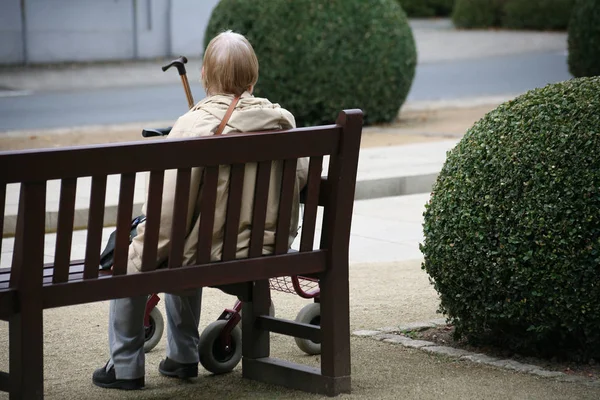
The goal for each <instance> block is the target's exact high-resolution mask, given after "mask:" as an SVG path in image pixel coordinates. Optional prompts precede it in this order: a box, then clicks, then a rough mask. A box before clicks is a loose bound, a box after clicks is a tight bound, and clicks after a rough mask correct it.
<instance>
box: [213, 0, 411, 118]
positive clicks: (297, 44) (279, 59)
mask: <svg viewBox="0 0 600 400" xmlns="http://www.w3.org/2000/svg"><path fill="white" fill-rule="evenodd" d="M227 29H231V30H233V31H234V32H238V33H241V34H243V35H245V36H246V37H247V38H248V40H250V42H251V43H252V46H253V47H254V50H255V51H256V54H257V57H258V61H259V64H260V77H259V80H258V83H257V85H256V88H255V94H256V95H257V96H261V97H266V98H268V99H269V100H271V101H273V102H277V103H279V104H281V105H282V106H283V107H285V108H287V109H288V110H289V111H291V112H292V113H293V114H294V116H295V117H296V122H297V124H298V125H299V126H306V125H315V124H322V123H331V122H333V121H335V119H336V117H337V114H338V113H339V112H340V110H342V109H348V108H361V109H362V110H363V112H364V115H365V123H366V124H373V123H377V122H390V121H393V120H394V119H395V118H396V117H397V115H398V111H399V109H400V107H401V106H402V104H403V103H404V101H405V99H406V96H407V95H408V92H409V90H410V87H411V85H412V81H413V78H414V74H415V67H416V63H417V54H416V48H415V42H414V38H413V35H412V31H411V29H410V26H409V25H408V21H407V18H406V14H405V13H404V11H403V10H402V8H401V7H400V6H399V5H398V2H397V1H396V0H380V1H377V2H370V1H363V0H343V1H342V0H261V1H254V0H221V2H220V3H219V4H218V5H217V6H216V7H215V9H214V10H213V13H212V15H211V18H210V21H209V24H208V27H207V29H206V35H205V37H206V43H205V44H208V41H210V39H211V38H213V37H214V36H216V35H217V34H218V33H220V32H222V31H224V30H227Z"/></svg>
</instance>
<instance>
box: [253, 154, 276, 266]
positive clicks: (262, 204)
mask: <svg viewBox="0 0 600 400" xmlns="http://www.w3.org/2000/svg"><path fill="white" fill-rule="evenodd" d="M271 164H272V163H271V162H270V161H262V162H259V163H258V165H257V170H256V186H255V188H254V206H253V210H252V232H251V233H250V250H249V253H248V255H249V256H250V257H259V256H260V255H262V249H263V242H264V238H265V233H264V231H265V221H266V218H267V201H268V199H269V183H270V178H271Z"/></svg>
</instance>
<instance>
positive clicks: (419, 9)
mask: <svg viewBox="0 0 600 400" xmlns="http://www.w3.org/2000/svg"><path fill="white" fill-rule="evenodd" d="M398 2H399V3H400V5H401V6H402V8H403V9H404V11H405V12H406V15H408V16H409V17H421V18H428V17H447V16H449V15H450V14H451V13H452V7H453V6H454V0H398Z"/></svg>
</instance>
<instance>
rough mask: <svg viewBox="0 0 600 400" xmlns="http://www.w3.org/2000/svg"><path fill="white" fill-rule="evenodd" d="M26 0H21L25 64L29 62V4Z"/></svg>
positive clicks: (22, 44)
mask: <svg viewBox="0 0 600 400" xmlns="http://www.w3.org/2000/svg"><path fill="white" fill-rule="evenodd" d="M25 1H26V0H21V42H22V43H21V46H22V50H23V64H25V65H27V64H29V48H28V46H27V41H28V37H27V6H26V4H25Z"/></svg>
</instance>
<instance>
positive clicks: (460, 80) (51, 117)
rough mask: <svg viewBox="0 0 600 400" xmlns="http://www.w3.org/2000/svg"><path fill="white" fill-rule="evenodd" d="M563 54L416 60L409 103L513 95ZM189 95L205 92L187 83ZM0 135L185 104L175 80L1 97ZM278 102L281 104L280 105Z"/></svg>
mask: <svg viewBox="0 0 600 400" xmlns="http://www.w3.org/2000/svg"><path fill="white" fill-rule="evenodd" d="M570 78H571V75H570V74H569V72H568V68H567V56H566V55H565V54H561V53H556V52H555V53H542V54H540V53H534V54H531V53H529V54H523V55H513V56H503V57H490V58H483V59H472V60H460V61H454V62H443V63H429V64H420V65H419V66H418V68H417V74H416V77H415V81H414V83H413V87H412V89H411V92H410V94H409V97H408V100H409V101H423V100H448V99H460V98H473V97H480V96H500V95H516V94H519V93H523V92H525V91H527V90H529V89H533V88H536V87H541V86H544V85H546V84H548V83H552V82H559V81H563V80H566V79H570ZM192 92H193V94H194V98H195V99H196V100H199V99H201V98H203V97H204V96H205V94H204V91H203V90H202V87H201V85H200V84H199V83H195V84H192ZM1 96H2V93H1V92H0V134H1V133H2V132H3V131H8V130H18V129H44V128H58V127H72V126H81V125H103V124H121V123H134V122H147V121H157V120H174V119H176V118H177V117H178V116H179V115H181V114H182V113H183V112H184V111H185V110H186V108H187V103H186V100H185V95H184V93H183V89H182V87H181V85H179V84H176V83H174V84H172V85H161V86H139V87H116V88H107V89H94V90H84V91H72V92H34V93H30V94H27V95H22V96H8V97H1ZM282 105H283V106H285V104H283V103H282Z"/></svg>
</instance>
